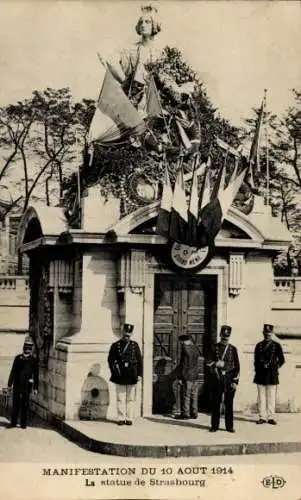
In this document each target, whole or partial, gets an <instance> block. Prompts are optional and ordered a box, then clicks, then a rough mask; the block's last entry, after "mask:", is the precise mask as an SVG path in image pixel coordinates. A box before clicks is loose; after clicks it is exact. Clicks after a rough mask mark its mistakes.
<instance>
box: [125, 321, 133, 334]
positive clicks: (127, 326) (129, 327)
mask: <svg viewBox="0 0 301 500" xmlns="http://www.w3.org/2000/svg"><path fill="white" fill-rule="evenodd" d="M133 330H134V325H131V324H130V323H124V325H123V331H124V333H133Z"/></svg>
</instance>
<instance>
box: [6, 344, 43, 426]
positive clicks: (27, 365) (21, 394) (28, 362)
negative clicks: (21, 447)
mask: <svg viewBox="0 0 301 500" xmlns="http://www.w3.org/2000/svg"><path fill="white" fill-rule="evenodd" d="M32 349H33V342H32V340H31V338H30V337H29V336H28V337H26V338H25V341H24V345H23V353H22V354H18V356H16V357H15V359H14V362H13V366H12V369H11V372H10V375H9V379H8V384H7V385H8V387H9V388H11V387H13V407H12V414H11V427H16V425H17V421H18V415H19V413H20V425H21V427H22V429H25V428H26V426H27V416H28V407H29V396H30V393H31V390H32V389H33V390H34V394H36V393H37V391H38V361H37V360H36V359H35V358H34V357H33V356H32Z"/></svg>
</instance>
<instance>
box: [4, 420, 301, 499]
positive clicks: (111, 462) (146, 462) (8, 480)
mask: <svg viewBox="0 0 301 500" xmlns="http://www.w3.org/2000/svg"><path fill="white" fill-rule="evenodd" d="M254 428H256V426H255V425H254ZM176 429H177V432H179V428H178V427H177V428H176ZM114 430H115V436H116V427H114ZM224 434H225V433H224ZM110 437H112V436H110ZM0 461H1V462H2V463H1V481H0V498H1V499H2V498H3V499H6V498H7V499H8V498H9V499H11V500H58V499H59V500H75V499H76V500H87V498H89V499H90V500H101V499H102V500H108V499H115V500H116V499H117V498H124V499H131V500H132V499H140V500H142V499H144V500H152V499H159V498H160V499H162V498H174V500H182V499H183V498H191V499H198V500H201V499H202V500H204V499H205V498H209V497H210V498H219V499H220V500H271V499H272V498H273V499H274V498H276V496H277V498H280V497H281V498H291V499H294V500H297V499H299V498H300V491H301V480H300V464H301V453H290V454H281V453H275V454H269V455H264V454H260V455H239V456H234V455H232V456H211V457H205V456H202V457H194V458H184V457H182V458H168V459H153V460H151V461H150V459H145V458H132V457H126V458H125V457H117V456H108V455H102V454H99V453H92V452H90V451H87V450H85V449H82V448H81V447H80V446H78V445H77V444H75V443H73V442H71V441H69V440H67V439H66V438H65V437H63V436H62V435H60V434H59V433H58V432H57V431H56V430H55V429H53V428H52V427H50V426H48V425H46V424H45V423H43V422H41V421H40V420H38V419H35V420H34V422H33V424H32V425H31V426H29V427H28V428H27V429H26V430H23V429H20V428H14V429H9V428H8V421H7V420H6V419H5V418H4V417H0ZM66 467H68V470H69V468H71V470H74V468H76V467H79V468H84V470H86V469H87V468H92V470H93V469H94V468H98V469H100V470H102V471H106V470H107V471H110V470H112V471H113V472H106V474H108V475H106V476H101V477H97V478H95V477H94V476H93V477H89V479H88V480H87V478H86V477H82V476H81V475H80V476H73V475H72V476H70V475H68V477H66V476H64V477H62V476H59V477H53V476H52V477H49V476H47V475H45V473H44V472H43V471H44V470H52V471H53V470H60V469H61V468H64V470H65V468H66ZM143 467H145V468H149V467H152V468H153V470H155V471H156V472H155V476H146V477H147V479H146V483H145V484H146V485H148V487H145V488H144V487H139V486H136V487H135V488H134V486H133V488H132V487H129V488H127V489H126V488H123V487H121V488H119V489H118V488H117V486H118V485H117V483H115V481H116V480H120V479H121V480H122V479H124V478H125V477H126V476H123V475H122V472H121V475H120V474H119V472H117V473H115V472H114V471H122V470H127V469H128V468H132V469H134V470H135V471H137V477H138V476H140V477H145V476H141V473H142V470H143V469H142V468H143ZM193 467H194V468H196V469H199V468H204V467H205V468H206V471H207V472H206V475H205V476H202V475H198V474H199V473H195V472H193V474H194V475H192V476H191V475H190V474H191V473H190V472H189V470H192V468H193ZM164 468H165V470H168V469H166V468H169V470H171V471H172V474H173V475H172V478H180V479H184V480H185V481H187V480H188V479H191V478H193V479H198V478H201V479H203V478H204V477H206V489H205V488H200V487H199V486H198V485H194V486H192V487H191V488H190V487H189V488H188V487H187V488H186V487H183V488H182V487H181V488H179V487H178V486H168V485H166V486H165V485H164V486H159V487H157V486H152V485H151V483H150V482H151V480H152V479H151V478H155V480H157V479H158V481H161V480H165V479H166V478H171V476H166V475H163V473H162V470H164ZM179 469H183V470H185V473H184V476H182V475H181V476H180V475H178V474H179V473H178V472H177V471H178V470H179ZM79 470H81V469H79ZM187 470H188V472H187ZM216 470H220V471H222V475H216V473H215V472H214V471H216ZM229 470H231V471H233V472H231V473H229ZM223 471H226V475H224V472H223ZM135 474H136V472H135ZM275 474H276V476H275ZM135 477H136V475H135ZM270 477H277V478H278V480H280V481H282V484H281V487H283V490H273V489H267V488H265V487H264V486H263V480H264V478H270ZM103 479H104V481H105V482H106V481H107V480H108V481H109V485H105V486H104V487H102V486H101V484H102V481H101V480H103ZM91 480H95V487H94V488H92V487H90V488H88V487H87V484H85V483H86V482H87V481H88V482H89V481H91ZM121 482H122V481H121ZM112 483H114V484H116V487H115V486H114V484H112ZM133 484H136V483H133Z"/></svg>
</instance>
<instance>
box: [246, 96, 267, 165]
mask: <svg viewBox="0 0 301 500" xmlns="http://www.w3.org/2000/svg"><path fill="white" fill-rule="evenodd" d="M264 108H265V97H264V98H263V99H262V103H261V106H260V109H259V113H258V117H257V120H256V127H255V133H254V137H253V141H252V144H251V148H250V154H249V164H250V168H251V170H252V171H253V168H254V165H256V170H257V172H258V171H259V170H260V164H259V140H260V129H261V124H262V120H263V114H264Z"/></svg>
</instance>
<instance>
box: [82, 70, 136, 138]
mask: <svg viewBox="0 0 301 500" xmlns="http://www.w3.org/2000/svg"><path fill="white" fill-rule="evenodd" d="M144 131H145V123H144V121H143V120H142V119H141V117H140V115H139V113H138V111H137V110H136V108H135V107H134V105H133V104H132V103H131V101H130V100H129V99H128V98H127V96H126V95H125V93H124V92H123V90H122V88H121V86H120V85H119V83H118V82H117V81H116V79H115V78H114V77H113V75H112V73H111V72H110V70H109V69H108V68H107V69H106V72H105V76H104V80H103V84H102V89H101V91H100V95H99V98H98V101H97V105H96V110H95V113H94V116H93V119H92V122H91V125H90V129H89V134H88V138H89V142H90V143H91V142H94V141H97V142H98V143H100V144H110V143H112V142H118V141H119V140H120V139H125V138H126V137H129V136H130V135H136V136H139V135H141V134H142V133H143V132H144Z"/></svg>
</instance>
